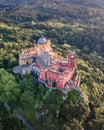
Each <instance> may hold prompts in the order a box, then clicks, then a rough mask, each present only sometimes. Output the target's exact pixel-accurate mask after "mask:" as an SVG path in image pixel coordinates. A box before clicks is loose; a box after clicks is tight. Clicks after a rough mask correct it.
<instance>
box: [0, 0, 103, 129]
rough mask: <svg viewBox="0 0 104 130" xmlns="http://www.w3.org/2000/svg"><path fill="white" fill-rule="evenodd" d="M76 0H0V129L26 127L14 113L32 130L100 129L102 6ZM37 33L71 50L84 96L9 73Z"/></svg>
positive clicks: (61, 50) (65, 50) (63, 52)
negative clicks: (74, 53)
mask: <svg viewBox="0 0 104 130" xmlns="http://www.w3.org/2000/svg"><path fill="white" fill-rule="evenodd" d="M81 1H82V0H79V1H78V2H75V1H74V0H73V1H72V0H65V1H63V2H62V1H61V2H60V0H52V1H50V2H48V0H44V1H43V0H38V1H37V2H34V1H33V0H30V1H29V3H28V2H26V0H24V1H23V2H21V1H15V2H14V1H13V0H9V2H7V0H1V1H0V129H3V130H18V129H20V130H26V127H25V126H24V125H23V124H22V123H21V121H19V120H18V119H17V118H16V114H17V113H21V114H22V115H23V116H24V117H25V118H26V119H27V120H28V121H29V122H30V124H32V125H33V126H35V127H36V128H37V129H38V130H46V129H50V130H82V129H85V130H104V125H103V124H104V37H103V34H104V14H103V13H102V12H103V11H104V9H103V8H102V7H101V6H100V5H99V4H97V3H96V2H95V3H94V2H93V1H88V3H86V2H85V1H83V2H84V3H83V2H82V3H81ZM13 2H14V4H13ZM90 2H91V3H92V4H91V3H90ZM100 2H103V1H101V0H100ZM7 3H8V4H7ZM26 3H27V4H26ZM83 5H84V6H83ZM41 35H44V36H46V37H48V38H50V39H51V41H52V43H53V45H52V47H53V49H54V51H56V52H57V53H59V54H60V55H63V56H67V54H68V51H69V49H75V50H76V52H77V54H78V55H77V57H76V61H77V64H78V71H79V73H80V75H81V83H80V87H81V88H82V90H83V91H84V93H85V95H84V96H85V100H83V99H81V98H80V93H79V92H78V91H75V90H72V91H70V93H68V95H65V94H63V93H62V92H61V91H59V90H54V91H49V90H47V89H46V88H45V87H44V86H43V85H42V84H39V83H37V81H36V80H35V78H34V76H33V74H31V75H29V76H22V75H19V74H14V73H13V72H12V69H13V67H14V66H15V65H17V64H18V54H19V53H20V51H21V49H22V48H27V47H30V46H34V44H35V43H36V41H37V40H38V38H39V37H40V36H41ZM67 44H70V45H71V46H70V45H67Z"/></svg>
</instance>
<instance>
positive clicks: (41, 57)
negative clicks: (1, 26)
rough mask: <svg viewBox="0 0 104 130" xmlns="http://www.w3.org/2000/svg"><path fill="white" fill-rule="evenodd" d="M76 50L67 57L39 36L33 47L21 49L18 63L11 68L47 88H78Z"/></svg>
mask: <svg viewBox="0 0 104 130" xmlns="http://www.w3.org/2000/svg"><path fill="white" fill-rule="evenodd" d="M75 56H76V52H75V51H72V52H70V53H69V54H68V56H67V58H66V59H65V58H64V57H62V56H60V55H58V54H57V53H56V52H54V51H53V49H52V47H51V41H50V40H49V39H46V38H45V37H41V38H39V40H38V41H37V44H35V46H34V47H32V48H28V49H23V50H21V53H20V54H19V65H18V66H15V67H14V68H13V72H14V73H20V74H22V75H29V74H30V73H31V72H33V73H34V75H35V78H36V79H37V80H38V81H39V82H40V83H42V84H44V85H45V86H46V87H47V88H48V89H60V90H62V91H63V92H65V93H67V92H68V91H69V90H71V89H76V88H78V84H79V80H80V76H79V74H78V71H77V65H76V62H75Z"/></svg>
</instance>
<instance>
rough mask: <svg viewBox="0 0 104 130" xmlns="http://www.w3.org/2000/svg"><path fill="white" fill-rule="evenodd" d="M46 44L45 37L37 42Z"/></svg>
mask: <svg viewBox="0 0 104 130" xmlns="http://www.w3.org/2000/svg"><path fill="white" fill-rule="evenodd" d="M46 42H47V39H46V38H45V37H41V38H39V40H38V44H45V43H46Z"/></svg>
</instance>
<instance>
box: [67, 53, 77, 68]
mask: <svg viewBox="0 0 104 130" xmlns="http://www.w3.org/2000/svg"><path fill="white" fill-rule="evenodd" d="M75 55H76V52H75V51H73V52H71V53H70V56H69V62H68V64H69V67H75Z"/></svg>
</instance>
